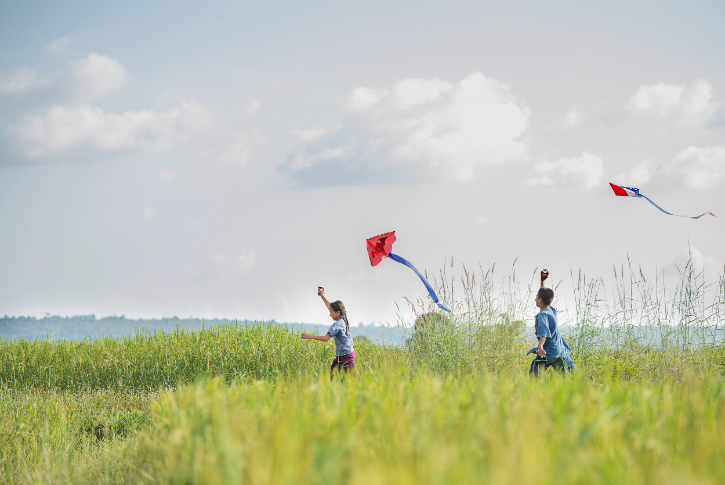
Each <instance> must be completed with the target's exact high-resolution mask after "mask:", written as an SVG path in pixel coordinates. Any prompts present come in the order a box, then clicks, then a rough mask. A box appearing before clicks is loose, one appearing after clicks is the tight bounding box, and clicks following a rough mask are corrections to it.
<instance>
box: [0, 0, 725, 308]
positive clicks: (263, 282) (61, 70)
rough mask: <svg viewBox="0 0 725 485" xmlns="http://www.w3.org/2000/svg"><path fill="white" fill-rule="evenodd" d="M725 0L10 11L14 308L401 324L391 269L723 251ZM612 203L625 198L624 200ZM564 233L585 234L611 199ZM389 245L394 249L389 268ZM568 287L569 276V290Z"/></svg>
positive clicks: (5, 289)
mask: <svg viewBox="0 0 725 485" xmlns="http://www.w3.org/2000/svg"><path fill="white" fill-rule="evenodd" d="M724 14H725V7H724V6H723V5H722V4H721V3H717V2H665V1H643V2H637V3H636V4H634V5H633V4H632V3H631V2H607V3H606V4H604V3H602V2H564V1H562V2H549V3H547V4H543V3H542V2H486V4H482V3H481V2H435V3H433V2H390V1H389V2H364V3H360V2H354V3H353V2H307V3H304V4H302V3H299V2H243V3H238V4H232V3H228V2H225V3H213V4H209V5H204V6H200V5H198V4H196V3H188V4H184V3H181V2H166V3H164V2H158V3H154V4H151V5H150V4H148V3H147V2H144V3H141V2H137V3H133V2H130V3H124V4H112V3H103V4H99V3H98V2H87V3H81V2H74V3H66V4H64V3H57V2H52V3H51V2H22V3H16V4H12V3H8V2H6V3H4V4H3V5H2V6H1V7H0V231H1V232H2V234H3V236H4V237H3V238H1V239H0V274H2V275H3V278H2V279H1V280H2V281H0V313H3V314H11V315H17V314H34V315H42V314H44V313H45V312H50V313H56V314H78V313H82V314H87V313H95V314H97V315H108V314H113V313H115V314H125V315H128V316H139V317H159V316H170V315H181V316H188V315H194V316H201V317H210V318H213V317H225V318H229V317H232V318H234V317H238V318H276V319H277V320H286V321H307V322H317V321H324V319H325V313H324V311H321V310H324V309H321V308H320V303H319V301H317V299H316V297H315V296H314V290H315V287H316V286H317V285H324V286H326V287H327V288H328V290H329V292H330V294H331V296H334V297H336V298H340V299H342V300H343V301H345V302H346V304H347V306H348V308H350V309H351V311H350V312H349V313H350V315H351V317H352V319H353V320H355V321H365V322H370V321H382V322H385V321H388V322H389V321H394V320H395V311H396V302H397V303H398V304H400V303H401V302H402V301H404V300H403V298H404V297H413V298H415V297H419V296H421V294H422V290H423V288H422V286H421V285H420V283H419V282H418V281H417V280H416V279H415V277H414V275H412V273H411V274H408V272H406V270H405V269H404V268H402V267H401V268H396V267H394V266H393V265H392V263H390V264H385V265H380V266H378V267H376V268H374V269H373V268H370V267H369V264H368V263H367V262H366V255H365V252H364V249H363V247H364V246H363V244H364V239H365V238H366V237H369V236H373V235H375V234H379V233H382V232H387V231H389V230H396V231H397V232H398V242H396V246H395V247H396V251H397V252H398V253H399V254H401V255H402V256H404V257H406V258H407V259H409V260H410V261H412V262H413V263H414V264H416V265H417V266H418V267H419V268H420V269H421V270H423V269H427V270H428V271H438V270H439V269H441V268H442V267H443V265H444V264H445V262H446V261H450V259H451V257H453V259H454V262H455V265H454V271H460V265H461V264H465V265H467V266H468V267H476V266H478V265H479V264H481V265H482V266H484V267H487V266H490V265H491V264H493V263H497V264H498V265H499V266H508V265H510V264H511V263H512V262H513V261H514V259H516V258H519V259H518V262H517V266H518V267H519V269H520V271H521V272H522V273H524V274H530V272H531V271H533V269H534V268H535V267H537V266H538V267H542V266H548V267H552V266H553V265H554V264H555V263H557V262H558V264H557V266H556V267H555V268H553V270H554V271H557V273H555V276H559V277H560V278H562V279H563V278H565V277H566V274H568V271H569V270H570V269H573V270H575V271H577V270H578V269H579V268H582V269H583V270H584V271H585V272H586V273H587V274H588V275H590V276H591V277H595V276H605V277H606V276H607V275H609V274H610V273H611V267H612V265H620V264H622V263H623V262H626V260H627V257H629V258H630V259H632V260H634V261H636V262H637V264H642V265H643V267H644V268H645V270H648V271H650V272H653V271H654V269H655V268H660V269H663V268H665V269H667V268H669V270H668V271H670V272H671V273H672V272H674V269H673V268H674V266H673V263H675V262H678V261H682V258H683V257H684V255H685V254H686V253H687V250H688V244H689V246H690V247H691V248H693V251H694V252H695V254H696V259H697V261H698V264H700V265H701V266H704V267H706V268H707V269H706V271H709V272H711V274H712V276H714V275H715V274H716V272H717V271H718V269H721V268H722V265H723V263H724V262H725V253H724V252H723V247H725V245H723V242H724V241H725V229H723V226H722V223H721V222H720V219H714V218H710V219H707V220H706V219H702V220H699V221H691V220H686V219H679V218H671V217H667V216H664V215H663V214H661V213H659V212H658V211H656V209H654V208H653V207H651V206H649V205H648V204H646V203H645V202H644V201H639V200H628V199H623V198H618V199H614V200H612V195H611V191H610V189H609V187H608V182H610V181H612V182H615V183H620V184H623V185H629V186H636V187H640V188H641V189H642V191H643V192H644V193H646V194H648V195H649V196H651V197H652V198H653V199H654V200H656V201H657V202H658V203H660V205H662V206H663V207H665V208H666V209H668V210H671V211H673V212H680V213H685V214H688V213H693V214H699V213H701V212H703V211H706V210H707V211H712V212H714V213H715V214H719V213H723V214H725V210H723V209H724V208H725V207H724V206H725V197H723V195H722V194H723V188H724V186H725V111H724V109H723V99H725V95H724V94H723V93H725V75H724V74H725V73H724V72H723V71H724V70H725V66H723V64H722V62H721V53H722V52H723V48H724V47H725V25H723V23H724V21H723V19H725V15H724ZM605 207H606V208H605ZM603 208H605V209H604V212H602V215H601V216H600V217H599V218H598V219H597V220H596V221H595V223H594V224H592V226H591V227H590V228H589V229H588V230H587V231H586V233H584V235H583V236H581V238H580V239H579V240H578V241H577V242H576V244H575V245H574V246H573V247H572V249H571V250H570V251H569V252H566V249H567V248H568V247H569V246H570V245H571V243H572V242H574V241H575V240H576V238H577V237H578V236H579V235H580V234H581V233H582V231H583V230H584V229H585V228H586V227H587V226H588V225H589V223H590V222H591V221H592V220H593V219H594V217H595V216H596V215H597V214H598V213H599V212H600V211H601V210H602V209H603ZM386 263H387V262H386ZM563 296H564V293H562V297H563Z"/></svg>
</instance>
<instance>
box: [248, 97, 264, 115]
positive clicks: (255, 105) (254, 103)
mask: <svg viewBox="0 0 725 485" xmlns="http://www.w3.org/2000/svg"><path fill="white" fill-rule="evenodd" d="M260 109H262V102H261V101H260V100H259V99H257V98H249V99H248V100H247V106H246V108H245V111H246V112H247V114H249V115H253V114H254V113H256V112H257V111H259V110H260Z"/></svg>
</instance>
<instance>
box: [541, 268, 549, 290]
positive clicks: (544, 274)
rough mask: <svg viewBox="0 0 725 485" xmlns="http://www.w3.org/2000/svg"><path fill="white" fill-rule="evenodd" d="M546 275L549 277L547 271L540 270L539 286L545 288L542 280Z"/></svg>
mask: <svg viewBox="0 0 725 485" xmlns="http://www.w3.org/2000/svg"><path fill="white" fill-rule="evenodd" d="M548 277H549V272H548V271H546V270H545V269H543V270H541V287H540V288H545V286H544V280H545V279H546V278H548Z"/></svg>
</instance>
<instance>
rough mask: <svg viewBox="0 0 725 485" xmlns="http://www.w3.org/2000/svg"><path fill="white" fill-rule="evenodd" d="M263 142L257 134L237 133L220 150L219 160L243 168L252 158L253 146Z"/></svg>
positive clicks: (262, 138)
mask: <svg viewBox="0 0 725 485" xmlns="http://www.w3.org/2000/svg"><path fill="white" fill-rule="evenodd" d="M262 141H264V137H263V136H262V135H261V134H260V133H259V132H256V131H255V132H253V133H251V134H249V133H237V134H236V135H234V137H233V140H232V141H231V142H229V143H228V144H227V145H226V146H225V147H224V149H223V150H222V153H221V155H220V156H219V160H220V161H222V162H226V163H234V164H236V165H239V166H240V167H243V166H244V165H246V164H247V162H248V161H249V159H250V157H251V156H252V152H253V146H254V145H255V144H258V143H261V142H262Z"/></svg>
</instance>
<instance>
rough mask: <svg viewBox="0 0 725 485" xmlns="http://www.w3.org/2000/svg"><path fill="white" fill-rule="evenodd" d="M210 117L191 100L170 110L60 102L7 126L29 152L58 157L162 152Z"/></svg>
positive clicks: (27, 154)
mask: <svg viewBox="0 0 725 485" xmlns="http://www.w3.org/2000/svg"><path fill="white" fill-rule="evenodd" d="M208 122H209V115H208V113H207V112H206V110H205V109H204V108H203V107H202V106H201V105H200V104H198V103H195V102H191V101H187V102H183V103H182V104H181V106H179V107H177V108H172V109H170V110H168V111H161V112H158V111H153V110H141V111H127V112H125V113H122V114H110V113H104V111H103V110H102V109H101V108H98V107H95V106H91V105H81V106H54V107H52V108H50V109H49V110H47V111H46V112H45V113H43V114H40V115H30V116H25V117H22V118H21V119H19V120H18V121H17V122H16V123H14V124H12V125H10V126H8V127H7V128H6V133H7V134H8V135H10V137H11V138H12V139H13V140H14V142H15V143H16V144H17V145H18V148H19V150H20V152H21V153H22V155H23V156H25V157H26V158H29V159H32V160H55V159H58V158H63V157H67V156H84V155H91V156H93V155H99V154H103V153H113V152H129V151H144V152H157V151H164V150H168V149H171V148H174V147H175V146H176V145H177V144H178V143H179V142H181V141H182V140H184V139H185V138H186V137H187V136H188V134H189V133H190V132H192V131H194V130H196V129H199V128H201V127H203V126H205V125H206V124H207V123H208Z"/></svg>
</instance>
